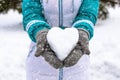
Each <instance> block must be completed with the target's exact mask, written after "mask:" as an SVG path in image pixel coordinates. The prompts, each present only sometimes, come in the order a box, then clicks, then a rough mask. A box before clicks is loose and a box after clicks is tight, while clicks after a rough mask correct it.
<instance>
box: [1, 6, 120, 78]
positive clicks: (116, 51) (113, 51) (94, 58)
mask: <svg viewBox="0 0 120 80" xmlns="http://www.w3.org/2000/svg"><path fill="white" fill-rule="evenodd" d="M109 11H110V18H109V19H107V20H105V21H98V23H97V25H96V27H95V34H94V37H93V39H92V40H91V41H90V50H91V55H90V60H91V65H90V75H91V77H90V80H120V62H119V61H120V36H119V34H120V27H119V25H120V15H119V14H120V8H115V9H109ZM21 21H22V16H21V14H18V13H17V12H13V11H10V12H9V14H6V15H3V14H1V15H0V42H1V43H0V52H1V53H0V80H15V79H17V80H25V76H26V74H25V60H26V57H27V54H28V48H29V43H30V40H29V38H28V35H27V34H26V32H24V31H23V30H22V28H21V26H22V25H21Z"/></svg>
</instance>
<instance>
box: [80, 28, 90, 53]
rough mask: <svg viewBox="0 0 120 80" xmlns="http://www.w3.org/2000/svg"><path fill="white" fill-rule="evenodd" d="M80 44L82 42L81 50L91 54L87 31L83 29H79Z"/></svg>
mask: <svg viewBox="0 0 120 80" xmlns="http://www.w3.org/2000/svg"><path fill="white" fill-rule="evenodd" d="M78 44H80V46H81V50H82V52H83V53H84V54H90V51H89V39H88V33H87V32H85V31H83V30H79V42H78Z"/></svg>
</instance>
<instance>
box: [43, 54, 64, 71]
mask: <svg viewBox="0 0 120 80" xmlns="http://www.w3.org/2000/svg"><path fill="white" fill-rule="evenodd" d="M43 57H44V58H45V60H46V61H47V62H48V63H49V64H50V65H51V66H53V67H54V68H56V69H58V68H62V67H63V63H62V62H61V61H60V60H59V59H58V58H57V57H56V56H55V54H54V53H53V52H45V53H44V54H43Z"/></svg>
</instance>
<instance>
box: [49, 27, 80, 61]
mask: <svg viewBox="0 0 120 80" xmlns="http://www.w3.org/2000/svg"><path fill="white" fill-rule="evenodd" d="M78 39H79V34H78V30H77V29H76V28H66V29H61V28H59V27H53V28H52V29H50V30H49V32H48V34H47V41H48V43H49V45H50V47H51V49H52V50H53V51H54V52H55V54H56V56H57V57H58V58H59V59H60V60H61V61H63V60H64V59H65V58H66V57H67V56H68V55H69V54H70V52H71V51H72V50H73V48H74V47H75V46H76V44H77V42H78Z"/></svg>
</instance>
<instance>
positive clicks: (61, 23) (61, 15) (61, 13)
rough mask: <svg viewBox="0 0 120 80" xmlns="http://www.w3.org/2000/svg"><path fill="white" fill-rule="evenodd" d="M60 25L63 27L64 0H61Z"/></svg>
mask: <svg viewBox="0 0 120 80" xmlns="http://www.w3.org/2000/svg"><path fill="white" fill-rule="evenodd" d="M58 4H59V5H58V6H59V27H63V0H59V2H58Z"/></svg>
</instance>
